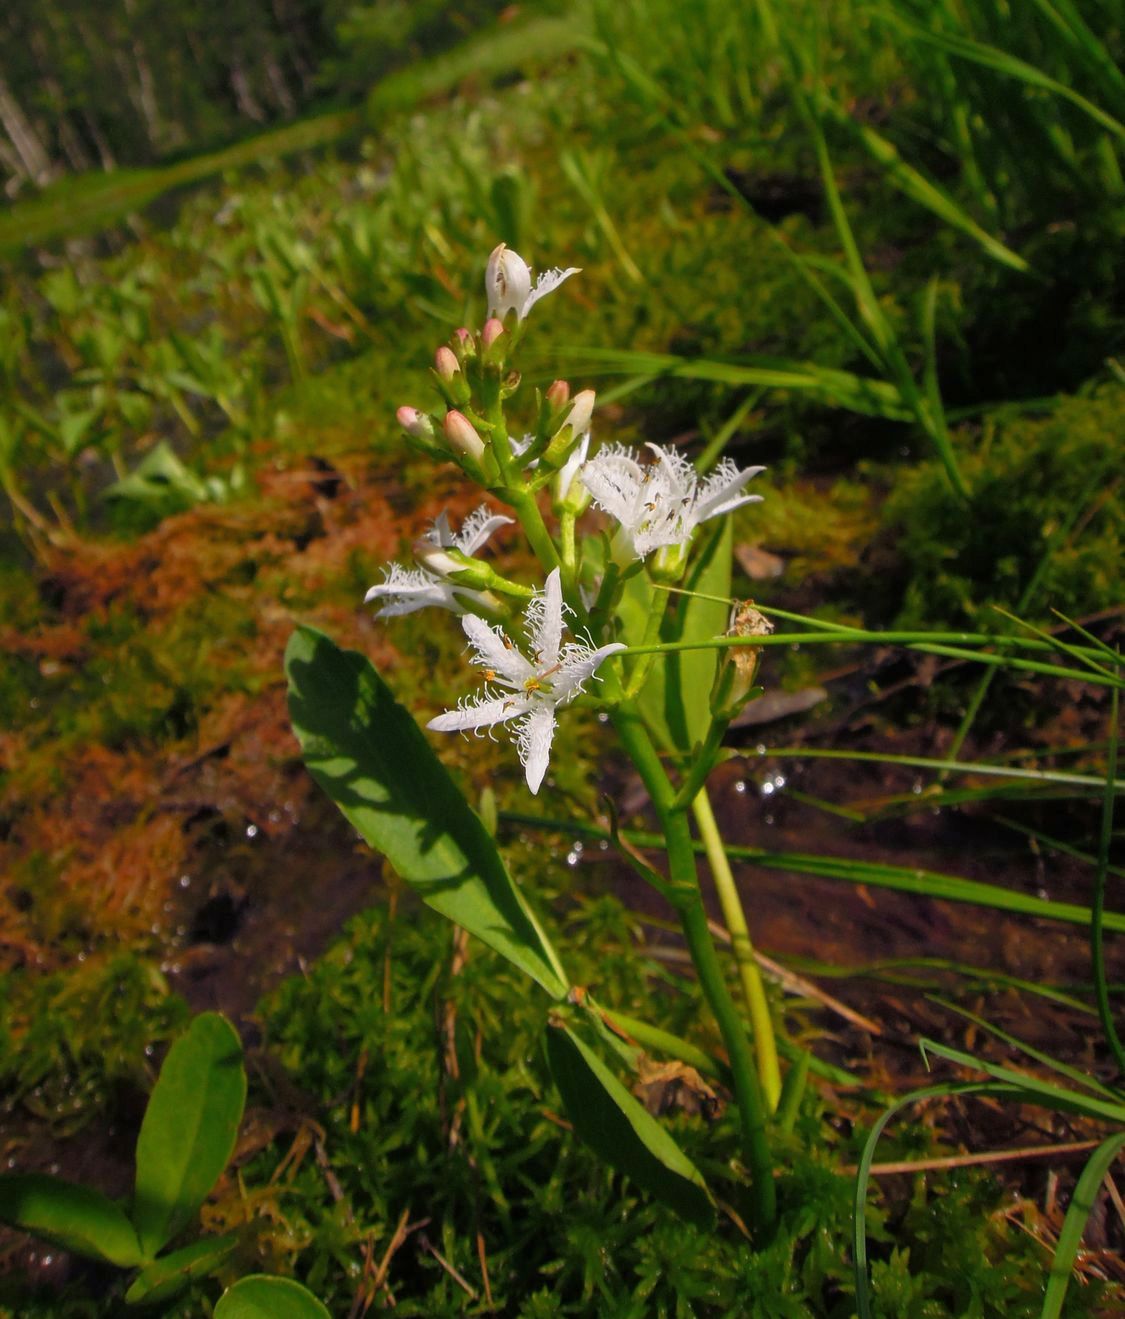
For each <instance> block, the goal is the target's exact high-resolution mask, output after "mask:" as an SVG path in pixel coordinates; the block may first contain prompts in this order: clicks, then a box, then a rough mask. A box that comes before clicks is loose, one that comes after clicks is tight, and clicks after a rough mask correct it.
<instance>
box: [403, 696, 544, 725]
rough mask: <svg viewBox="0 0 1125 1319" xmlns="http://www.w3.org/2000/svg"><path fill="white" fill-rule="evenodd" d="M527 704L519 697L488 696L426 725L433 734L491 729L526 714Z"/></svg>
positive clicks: (449, 711)
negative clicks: (494, 725)
mask: <svg viewBox="0 0 1125 1319" xmlns="http://www.w3.org/2000/svg"><path fill="white" fill-rule="evenodd" d="M527 708H528V702H527V700H526V698H523V697H519V696H490V697H489V698H488V699H487V700H484V701H477V702H476V703H475V704H473V703H471V702H466V703H465V704H464V705H462V706H460V707H458V709H456V710H446V712H445V714H439V715H437V716H436V717H435V718H433V719H431V720H430V722H429V723H428V724H427V725H426V727H427V728H432V729H433V730H434V732H435V733H463V732H467V731H468V730H469V729H473V728H491V727H492V725H493V724H502V723H504V721H505V720H507V719H518V718H519V716H520V715H522V714H526V713H527Z"/></svg>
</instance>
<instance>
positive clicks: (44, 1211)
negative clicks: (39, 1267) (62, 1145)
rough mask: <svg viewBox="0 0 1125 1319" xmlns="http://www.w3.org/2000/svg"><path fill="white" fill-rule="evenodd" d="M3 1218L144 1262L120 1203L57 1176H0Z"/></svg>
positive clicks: (101, 1255) (120, 1261) (107, 1255)
mask: <svg viewBox="0 0 1125 1319" xmlns="http://www.w3.org/2000/svg"><path fill="white" fill-rule="evenodd" d="M0 1222H4V1223H8V1224H10V1225H11V1226H12V1227H18V1228H20V1229H22V1230H23V1231H24V1232H32V1233H34V1235H35V1236H37V1237H46V1238H47V1240H48V1241H54V1242H56V1243H57V1244H58V1245H60V1246H62V1247H63V1248H64V1249H65V1250H73V1251H74V1252H75V1254H78V1255H87V1256H89V1257H90V1258H92V1259H100V1260H107V1261H108V1262H109V1263H110V1264H116V1265H117V1266H118V1268H123V1269H127V1268H131V1267H132V1266H133V1265H134V1264H139V1263H140V1262H141V1258H142V1254H141V1246H140V1242H139V1241H138V1240H137V1234H136V1232H135V1231H134V1229H133V1225H132V1223H130V1222H129V1219H128V1218H127V1217H126V1215H125V1211H124V1210H123V1209H122V1208H121V1206H120V1205H119V1204H118V1203H117V1202H116V1201H115V1200H110V1199H109V1198H108V1197H107V1196H104V1195H102V1193H101V1192H100V1191H94V1190H91V1189H90V1188H89V1187H87V1186H76V1185H75V1184H74V1183H73V1182H64V1181H63V1180H62V1179H61V1178H59V1177H47V1176H44V1175H42V1174H40V1173H12V1174H8V1175H6V1176H3V1177H0Z"/></svg>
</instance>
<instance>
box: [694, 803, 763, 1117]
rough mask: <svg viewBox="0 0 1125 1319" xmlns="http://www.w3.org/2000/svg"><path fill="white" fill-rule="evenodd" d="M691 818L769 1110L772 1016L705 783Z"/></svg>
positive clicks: (744, 915)
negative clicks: (725, 932)
mask: <svg viewBox="0 0 1125 1319" xmlns="http://www.w3.org/2000/svg"><path fill="white" fill-rule="evenodd" d="M691 809H692V813H693V814H694V816H695V822H696V824H697V825H698V827H699V837H700V839H701V840H702V842H703V846H704V849H705V850H706V853H707V862H708V864H709V865H710V867H711V874H712V876H713V878H714V880H715V890H716V892H717V893H718V895H719V906H720V907H721V908H722V913H723V921H724V922H725V923H726V927H727V930H728V931H729V933H730V942H731V950H732V952H733V953H734V961H735V965H736V966H737V967H738V978H739V980H740V981H741V983H742V994H743V997H744V998H745V999H746V1009H747V1011H748V1012H749V1013H750V1025H751V1027H752V1029H753V1033H754V1051H755V1053H756V1054H757V1057H758V1075H759V1076H760V1077H761V1081H762V1091H763V1093H764V1094H765V1098H766V1103H767V1104H768V1105H769V1109H770V1112H775V1111H776V1109H777V1104H778V1100H779V1099H780V1098H781V1068H780V1067H779V1065H778V1061H777V1041H776V1040H775V1038H774V1030H773V1018H772V1017H771V1016H770V1005H769V1000H768V999H767V998H766V989H765V985H764V984H763V983H762V976H761V972H760V971H759V970H758V963H757V961H756V960H755V958H754V945H753V944H752V943H751V942H750V929H749V927H748V926H747V923H746V913H745V912H744V911H743V909H742V901H741V899H740V898H739V895H738V887H737V885H736V884H735V882H734V875H733V873H732V872H731V868H730V862H729V861H728V860H727V854H726V849H725V848H724V847H723V839H722V835H721V834H720V833H719V826H718V823H717V822H716V820H715V812H714V811H713V810H712V809H711V798H710V797H709V796H708V795H707V789H706V787H703V788H700V790H699V794H698V796H697V797H696V798H695V800H694V801H693V802H692V804H691Z"/></svg>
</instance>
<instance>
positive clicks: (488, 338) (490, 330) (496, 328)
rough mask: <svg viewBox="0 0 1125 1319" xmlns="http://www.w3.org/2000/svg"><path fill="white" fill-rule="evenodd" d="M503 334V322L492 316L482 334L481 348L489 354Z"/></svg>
mask: <svg viewBox="0 0 1125 1319" xmlns="http://www.w3.org/2000/svg"><path fill="white" fill-rule="evenodd" d="M503 333H504V324H503V322H502V321H498V320H497V319H496V317H495V316H490V317H489V318H488V320H487V321H485V323H484V329H483V330H481V332H480V342H481V347H482V348H483V349H484V350H485V351H486V352H487V351H488V349H489V348H491V347H492V345H493V344H494V343H495V342H496V340H497V339H499V338H500V336H501V335H502V334H503Z"/></svg>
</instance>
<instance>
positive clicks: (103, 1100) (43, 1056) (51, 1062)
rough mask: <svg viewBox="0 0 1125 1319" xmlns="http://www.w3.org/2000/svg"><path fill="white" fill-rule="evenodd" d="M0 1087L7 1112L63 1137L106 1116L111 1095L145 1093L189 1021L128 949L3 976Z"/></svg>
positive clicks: (152, 970) (156, 974)
mask: <svg viewBox="0 0 1125 1319" xmlns="http://www.w3.org/2000/svg"><path fill="white" fill-rule="evenodd" d="M0 1000H2V1002H3V1014H2V1021H3V1027H2V1033H0V1087H2V1088H3V1090H4V1091H5V1094H6V1096H7V1098H6V1100H5V1108H6V1110H7V1112H8V1113H9V1115H11V1114H13V1113H22V1114H24V1115H25V1116H26V1115H31V1116H33V1117H34V1118H36V1119H38V1120H39V1122H40V1123H41V1124H43V1125H44V1126H45V1127H46V1128H47V1129H48V1130H49V1131H50V1132H51V1133H52V1135H54V1136H56V1137H58V1136H68V1135H72V1134H73V1133H74V1132H76V1131H78V1130H79V1129H80V1128H82V1127H83V1126H85V1125H86V1124H87V1123H89V1122H90V1121H92V1120H94V1119H96V1118H99V1117H105V1116H106V1113H107V1109H108V1107H109V1106H110V1104H111V1101H112V1100H113V1098H114V1096H115V1094H116V1093H117V1090H118V1088H119V1087H121V1086H132V1087H134V1088H135V1089H136V1090H138V1091H142V1092H143V1091H144V1090H146V1089H147V1088H148V1085H149V1082H150V1080H151V1077H150V1069H149V1063H148V1060H149V1058H151V1057H152V1054H153V1052H154V1050H155V1049H157V1048H158V1047H159V1046H160V1045H161V1044H162V1043H164V1042H166V1041H167V1040H170V1039H171V1038H172V1037H174V1036H175V1035H176V1034H177V1033H178V1032H179V1031H180V1030H181V1029H182V1027H183V1024H184V1022H185V1021H186V1020H187V1016H188V1012H187V1006H186V1004H185V1003H184V1002H183V1000H182V999H180V998H179V997H177V996H176V995H173V994H171V993H170V992H169V990H168V985H167V983H166V982H165V980H164V977H163V976H162V975H161V973H160V971H159V970H158V969H157V968H156V967H155V966H154V965H153V964H152V963H151V962H149V961H147V960H146V959H144V958H143V957H140V956H138V955H137V954H135V953H132V952H120V953H114V954H113V955H111V956H108V957H101V956H97V957H90V958H89V959H88V960H87V959H85V956H84V955H83V959H82V960H80V961H79V962H78V963H76V964H75V965H73V966H71V967H70V968H68V969H66V970H61V971H54V972H51V973H49V974H46V975H44V974H43V973H41V972H39V973H36V972H22V971H11V972H8V973H7V974H6V975H4V976H3V977H0Z"/></svg>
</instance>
